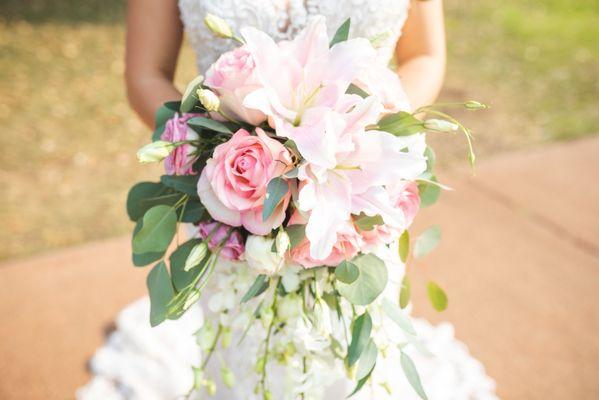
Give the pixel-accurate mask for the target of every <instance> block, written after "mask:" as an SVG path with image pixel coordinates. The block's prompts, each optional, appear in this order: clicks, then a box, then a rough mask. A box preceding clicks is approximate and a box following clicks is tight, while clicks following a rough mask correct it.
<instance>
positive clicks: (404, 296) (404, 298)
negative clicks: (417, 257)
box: [399, 275, 412, 308]
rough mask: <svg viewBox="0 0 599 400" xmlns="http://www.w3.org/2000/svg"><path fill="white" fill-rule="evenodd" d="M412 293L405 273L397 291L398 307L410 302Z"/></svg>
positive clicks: (404, 306) (403, 306) (405, 305)
mask: <svg viewBox="0 0 599 400" xmlns="http://www.w3.org/2000/svg"><path fill="white" fill-rule="evenodd" d="M411 295H412V284H411V283H410V279H409V278H408V276H407V275H404V277H403V280H402V281H401V290H400V291H399V307H401V308H406V307H407V306H408V304H410V297H411Z"/></svg>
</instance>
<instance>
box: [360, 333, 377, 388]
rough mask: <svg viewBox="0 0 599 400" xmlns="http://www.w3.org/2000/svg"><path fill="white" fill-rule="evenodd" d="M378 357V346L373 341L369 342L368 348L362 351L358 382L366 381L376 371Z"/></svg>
mask: <svg viewBox="0 0 599 400" xmlns="http://www.w3.org/2000/svg"><path fill="white" fill-rule="evenodd" d="M377 356H378V349H377V347H376V344H375V343H374V341H373V340H372V339H370V340H368V343H367V344H366V347H364V350H363V351H362V356H360V362H359V363H358V370H357V371H356V379H357V380H358V381H360V380H362V379H364V378H365V377H367V376H368V375H370V373H371V372H372V370H373V369H374V364H376V357H377Z"/></svg>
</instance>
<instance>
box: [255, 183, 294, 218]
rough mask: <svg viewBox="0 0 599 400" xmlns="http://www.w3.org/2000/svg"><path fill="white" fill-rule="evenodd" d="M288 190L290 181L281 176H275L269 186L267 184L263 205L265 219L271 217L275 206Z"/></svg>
mask: <svg viewBox="0 0 599 400" xmlns="http://www.w3.org/2000/svg"><path fill="white" fill-rule="evenodd" d="M288 191H289V183H287V181H286V180H285V179H283V178H281V177H280V176H279V177H276V178H273V179H271V180H270V182H268V186H266V198H265V199H264V205H263V206H262V220H263V221H266V220H267V219H268V218H270V216H271V215H272V213H273V212H274V211H275V208H277V206H278V205H279V203H280V202H281V200H282V199H283V197H284V196H285V194H286V193H287V192H288Z"/></svg>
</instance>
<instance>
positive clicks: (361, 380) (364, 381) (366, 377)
mask: <svg viewBox="0 0 599 400" xmlns="http://www.w3.org/2000/svg"><path fill="white" fill-rule="evenodd" d="M373 369H374V368H373ZM370 374H372V371H370ZM370 374H368V375H367V376H365V377H364V378H362V379H360V380H359V381H358V383H357V384H356V387H355V388H354V390H353V391H352V392H351V393H350V395H349V396H347V398H348V399H349V398H350V397H352V396H353V395H355V394H356V393H358V392H359V391H360V390H362V387H364V384H366V382H368V378H370Z"/></svg>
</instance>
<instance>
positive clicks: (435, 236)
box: [414, 225, 441, 258]
mask: <svg viewBox="0 0 599 400" xmlns="http://www.w3.org/2000/svg"><path fill="white" fill-rule="evenodd" d="M440 240H441V228H440V227H439V226H438V225H434V226H431V227H429V228H427V229H426V230H425V231H424V232H422V233H421V234H420V236H418V238H417V239H416V243H415V244H414V257H416V258H421V257H424V256H426V255H427V254H429V253H430V252H431V251H433V250H434V249H435V247H437V245H438V244H439V241H440Z"/></svg>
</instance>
